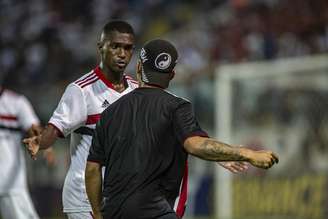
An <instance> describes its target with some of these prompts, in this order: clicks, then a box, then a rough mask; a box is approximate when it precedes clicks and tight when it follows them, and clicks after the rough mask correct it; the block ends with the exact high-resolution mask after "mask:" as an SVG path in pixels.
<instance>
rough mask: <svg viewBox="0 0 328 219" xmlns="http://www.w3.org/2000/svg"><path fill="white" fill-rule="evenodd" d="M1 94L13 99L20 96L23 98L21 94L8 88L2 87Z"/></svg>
mask: <svg viewBox="0 0 328 219" xmlns="http://www.w3.org/2000/svg"><path fill="white" fill-rule="evenodd" d="M2 94H3V95H4V96H6V97H8V98H10V99H15V100H18V99H20V98H24V95H23V94H20V93H18V92H16V91H14V90H11V89H8V88H4V89H3V91H2Z"/></svg>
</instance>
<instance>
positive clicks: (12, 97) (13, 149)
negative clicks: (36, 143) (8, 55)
mask: <svg viewBox="0 0 328 219" xmlns="http://www.w3.org/2000/svg"><path fill="white" fill-rule="evenodd" d="M39 130H40V129H39V119H38V118H37V116H36V114H35V112H34V110H33V108H32V106H31V104H30V103H29V101H28V100H27V99H26V98H25V97H24V96H23V95H20V94H17V93H15V92H13V91H10V90H8V89H5V88H4V87H2V86H1V85H0V166H1V168H0V212H1V215H2V218H4V219H25V218H26V219H37V218H39V216H38V215H37V213H36V211H35V209H34V206H33V203H32V200H31V198H30V195H29V192H28V188H27V182H26V167H25V158H24V151H23V150H22V144H21V138H22V134H23V133H24V132H27V133H29V134H30V135H31V133H33V132H38V131H39Z"/></svg>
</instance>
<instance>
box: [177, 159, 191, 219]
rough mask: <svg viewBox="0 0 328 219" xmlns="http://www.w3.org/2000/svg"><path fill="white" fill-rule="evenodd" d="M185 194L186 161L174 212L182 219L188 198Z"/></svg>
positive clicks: (186, 180) (186, 188) (186, 182)
mask: <svg viewBox="0 0 328 219" xmlns="http://www.w3.org/2000/svg"><path fill="white" fill-rule="evenodd" d="M187 192H188V160H186V167H185V171H184V175H183V178H182V186H181V190H180V199H179V202H178V207H177V210H176V214H177V215H178V217H179V218H182V217H183V215H184V212H185V209H186V202H187V196H188V194H187Z"/></svg>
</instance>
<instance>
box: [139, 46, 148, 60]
mask: <svg viewBox="0 0 328 219" xmlns="http://www.w3.org/2000/svg"><path fill="white" fill-rule="evenodd" d="M140 58H141V61H142V63H145V62H146V61H147V60H148V58H147V55H146V50H145V49H144V48H142V49H141V51H140Z"/></svg>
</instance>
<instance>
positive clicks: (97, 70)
mask: <svg viewBox="0 0 328 219" xmlns="http://www.w3.org/2000/svg"><path fill="white" fill-rule="evenodd" d="M94 73H95V74H96V75H97V76H98V78H99V79H100V80H102V82H104V84H106V86H107V87H109V88H111V89H113V90H115V89H114V85H113V84H112V82H110V81H109V80H107V79H106V77H105V74H104V73H103V72H102V71H101V68H100V67H99V66H97V67H96V68H95V69H94ZM123 80H124V83H125V85H126V88H128V87H130V86H129V83H127V78H126V75H123Z"/></svg>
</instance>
